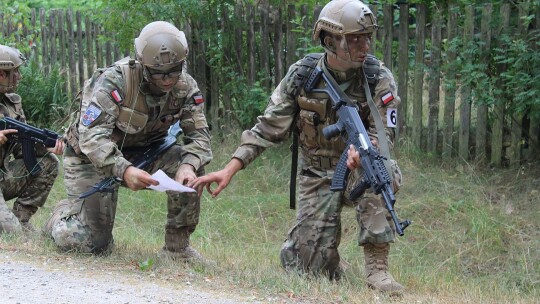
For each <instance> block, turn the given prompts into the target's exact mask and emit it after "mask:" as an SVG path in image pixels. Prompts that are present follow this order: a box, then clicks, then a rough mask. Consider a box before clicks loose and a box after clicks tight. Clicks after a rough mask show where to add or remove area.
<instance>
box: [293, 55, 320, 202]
mask: <svg viewBox="0 0 540 304" xmlns="http://www.w3.org/2000/svg"><path fill="white" fill-rule="evenodd" d="M322 55H323V53H312V54H308V55H306V56H305V57H304V58H303V59H302V61H300V67H299V69H298V71H297V72H296V75H295V76H294V88H293V90H292V95H293V96H292V97H293V98H296V97H298V94H300V91H301V90H302V89H303V88H304V84H305V83H306V80H307V79H308V77H309V76H310V75H311V73H312V72H313V70H314V69H315V67H316V66H317V63H318V62H319V60H320V59H321V57H322ZM296 119H297V118H296V117H295V118H294V121H293V125H292V128H291V133H292V144H291V152H292V161H291V183H290V188H289V203H290V205H289V207H290V208H291V209H295V207H296V174H297V172H298V128H297V127H296Z"/></svg>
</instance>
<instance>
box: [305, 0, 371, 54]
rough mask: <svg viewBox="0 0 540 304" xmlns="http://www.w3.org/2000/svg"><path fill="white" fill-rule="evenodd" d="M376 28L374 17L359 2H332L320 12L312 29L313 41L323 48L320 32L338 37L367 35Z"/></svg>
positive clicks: (350, 0) (351, 0) (339, 0)
mask: <svg viewBox="0 0 540 304" xmlns="http://www.w3.org/2000/svg"><path fill="white" fill-rule="evenodd" d="M377 28H378V26H377V20H376V18H375V15H374V14H373V12H372V11H371V9H369V7H368V6H367V5H365V4H364V3H363V2H361V1H359V0H333V1H330V2H329V3H328V4H326V5H325V6H324V7H323V9H322V10H321V13H320V14H319V19H317V22H316V23H315V26H314V28H313V40H314V41H317V40H320V42H321V45H322V46H323V47H324V42H323V39H322V38H323V37H322V36H321V32H322V31H325V32H329V33H333V34H338V35H346V34H352V33H355V34H369V33H373V32H374V31H375V30H376V29H377ZM323 36H324V35H323Z"/></svg>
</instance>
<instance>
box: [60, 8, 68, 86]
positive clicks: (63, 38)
mask: <svg viewBox="0 0 540 304" xmlns="http://www.w3.org/2000/svg"><path fill="white" fill-rule="evenodd" d="M64 25H65V24H64V11H63V10H59V11H58V43H59V46H60V54H59V56H60V66H62V70H64V71H65V70H66V69H65V66H66V30H65V28H64ZM67 84H68V81H66V82H65V85H67ZM66 91H67V87H66Z"/></svg>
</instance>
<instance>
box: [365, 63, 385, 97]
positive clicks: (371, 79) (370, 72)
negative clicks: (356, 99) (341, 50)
mask: <svg viewBox="0 0 540 304" xmlns="http://www.w3.org/2000/svg"><path fill="white" fill-rule="evenodd" d="M363 69H364V74H365V75H366V79H367V83H368V85H369V90H370V92H371V97H373V96H374V95H375V87H377V84H378V83H379V73H380V70H381V63H380V61H379V59H377V57H375V56H373V55H371V54H368V55H367V58H366V60H365V61H364V66H363ZM366 98H367V96H366Z"/></svg>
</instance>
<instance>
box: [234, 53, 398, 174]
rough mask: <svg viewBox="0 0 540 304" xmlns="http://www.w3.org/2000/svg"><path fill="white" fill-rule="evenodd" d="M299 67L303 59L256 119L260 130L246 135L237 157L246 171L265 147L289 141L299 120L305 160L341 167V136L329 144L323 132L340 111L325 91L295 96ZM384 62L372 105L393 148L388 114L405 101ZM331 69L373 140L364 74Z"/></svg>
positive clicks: (250, 131) (256, 127)
mask: <svg viewBox="0 0 540 304" xmlns="http://www.w3.org/2000/svg"><path fill="white" fill-rule="evenodd" d="M325 58H326V57H325V56H323V57H322V58H321V59H320V60H319V62H318V65H319V66H322V65H326V63H325V62H326V60H325ZM300 63H301V61H298V62H296V63H295V64H293V65H292V66H291V67H290V68H289V71H288V72H287V75H286V76H285V77H284V78H283V79H282V81H281V82H280V84H279V85H278V86H277V87H276V89H275V90H274V92H273V93H272V95H271V96H270V100H269V103H268V106H267V107H266V109H265V111H264V114H263V115H260V116H259V117H258V118H257V123H256V124H255V126H254V127H253V128H251V130H246V131H244V132H243V133H242V138H241V144H240V146H239V147H238V149H237V150H236V152H235V153H234V154H233V157H234V158H238V159H240V160H241V161H242V162H243V165H244V167H246V166H247V165H249V164H250V163H251V162H252V161H253V160H254V159H255V158H256V157H257V156H258V155H259V154H261V153H262V152H263V151H264V150H265V149H266V148H268V147H270V146H272V145H274V144H276V143H279V142H281V141H283V140H284V139H286V138H287V136H288V134H289V130H290V129H291V127H292V126H293V123H295V122H296V126H297V127H298V131H299V144H300V150H301V152H302V155H303V156H304V157H305V158H307V159H310V158H317V157H327V158H332V159H336V162H335V163H337V158H339V156H340V155H341V153H343V151H344V149H345V143H344V141H343V139H342V138H341V137H335V138H332V139H330V140H327V139H326V138H325V137H324V136H323V134H322V129H323V128H324V127H326V126H328V125H331V124H333V123H335V122H336V121H337V117H336V116H337V115H336V112H335V111H334V110H333V109H332V105H331V100H329V98H328V96H327V95H326V94H324V93H310V94H306V92H305V91H304V90H303V88H302V89H301V90H300V93H299V94H298V95H297V96H294V94H293V92H294V91H295V90H294V82H295V77H296V74H297V72H298V69H299V66H300ZM379 63H380V69H379V80H378V82H377V86H376V87H375V92H374V93H373V92H372V93H373V101H374V102H375V105H376V106H377V108H378V109H379V112H380V113H378V115H381V119H382V121H383V124H384V125H385V131H386V137H387V140H388V141H389V146H390V147H392V146H393V140H394V129H393V126H392V125H393V122H390V121H389V119H388V113H390V112H391V111H397V110H396V109H397V106H398V105H399V103H400V98H399V96H398V95H397V86H396V83H395V81H394V78H393V76H392V73H391V72H390V70H388V68H386V67H385V66H384V64H383V63H382V62H379ZM326 67H327V68H328V70H330V71H331V72H333V74H334V75H333V76H334V78H335V79H336V81H337V82H338V83H339V84H340V85H342V84H344V83H345V85H344V86H345V89H344V91H345V93H346V94H347V95H348V96H349V97H350V98H351V99H352V100H353V101H354V102H355V103H356V104H357V105H358V107H359V114H360V117H361V118H362V120H363V122H364V125H365V127H366V130H368V132H369V133H370V135H371V136H372V137H373V138H376V133H377V131H376V128H375V122H374V119H373V116H372V115H371V112H370V109H369V106H368V103H367V99H366V94H365V91H364V87H363V79H364V78H363V73H362V70H361V69H359V70H358V71H355V72H354V73H348V74H347V75H343V73H338V72H334V71H332V69H330V68H329V67H328V66H327V65H326ZM316 86H317V87H322V86H324V82H323V80H320V82H319V83H318V84H317V85H316ZM394 114H395V112H394ZM389 126H390V127H389ZM332 163H333V161H332ZM335 163H334V164H335ZM326 169H331V168H326Z"/></svg>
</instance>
